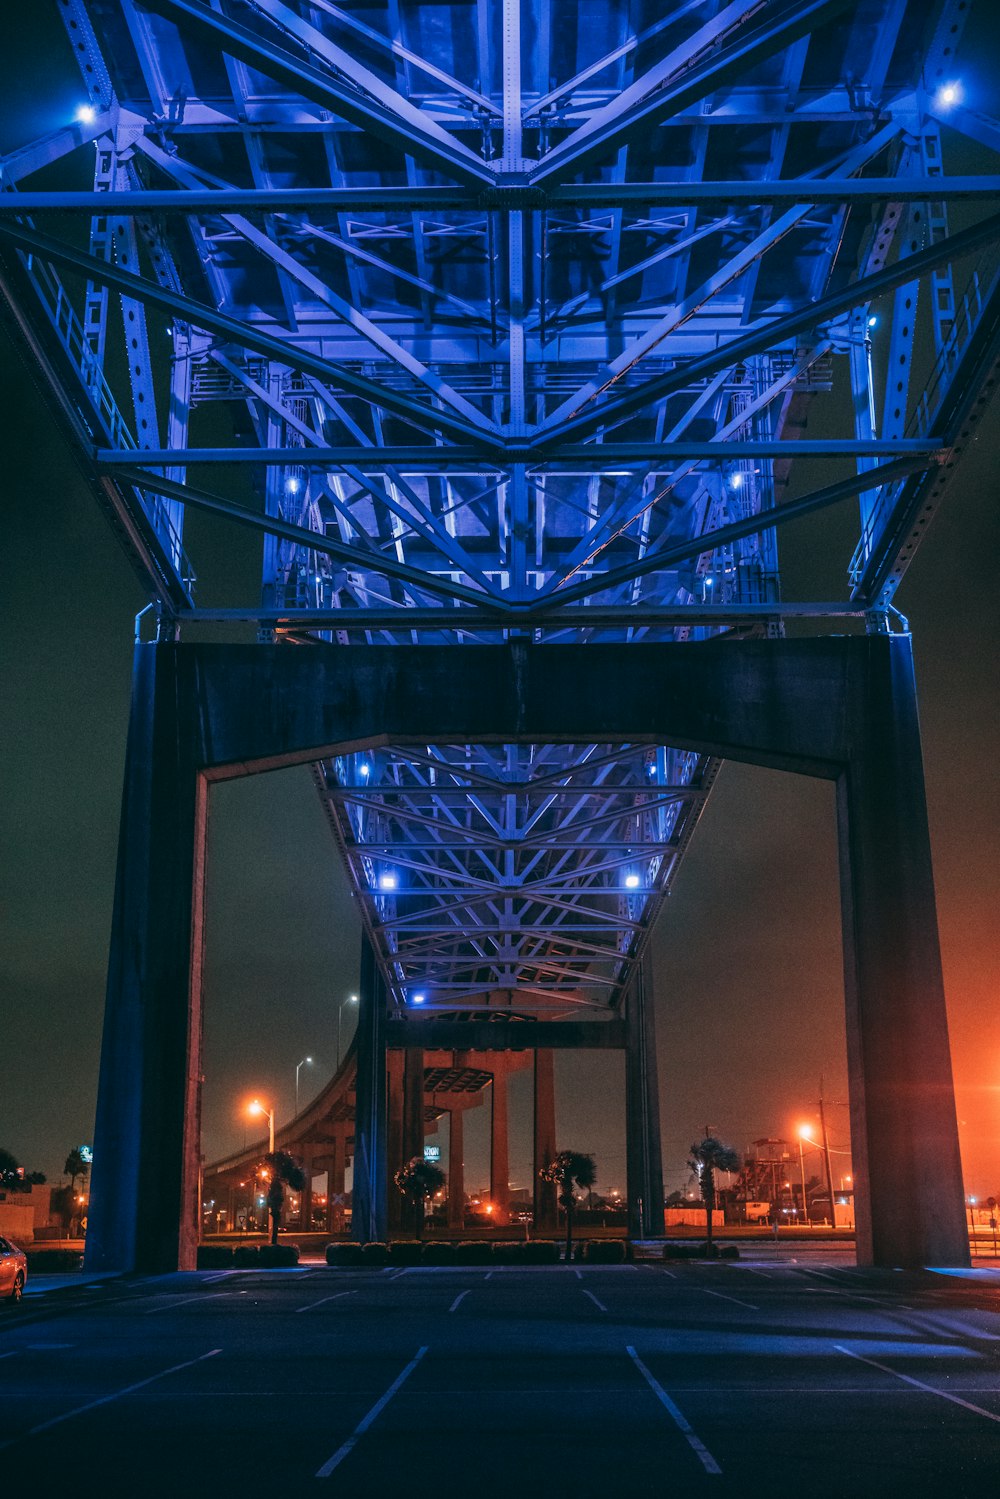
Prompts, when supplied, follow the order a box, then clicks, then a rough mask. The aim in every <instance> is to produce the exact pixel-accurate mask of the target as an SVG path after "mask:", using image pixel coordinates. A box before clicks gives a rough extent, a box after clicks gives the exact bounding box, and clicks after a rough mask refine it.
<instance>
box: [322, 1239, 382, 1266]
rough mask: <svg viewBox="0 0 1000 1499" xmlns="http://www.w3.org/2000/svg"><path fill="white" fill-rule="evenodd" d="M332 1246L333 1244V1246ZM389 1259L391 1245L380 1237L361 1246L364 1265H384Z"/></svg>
mask: <svg viewBox="0 0 1000 1499" xmlns="http://www.w3.org/2000/svg"><path fill="white" fill-rule="evenodd" d="M331 1247H332V1246H331ZM388 1259H389V1246H388V1244H383V1243H382V1242H381V1241H380V1240H378V1239H372V1240H371V1242H370V1243H368V1244H362V1246H361V1263H362V1265H384V1264H386V1263H387V1262H388Z"/></svg>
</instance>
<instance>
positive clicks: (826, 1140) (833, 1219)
mask: <svg viewBox="0 0 1000 1499" xmlns="http://www.w3.org/2000/svg"><path fill="white" fill-rule="evenodd" d="M819 1125H820V1129H821V1130H822V1131H823V1160H824V1162H825V1163H826V1189H827V1191H828V1192H829V1194H830V1227H831V1228H832V1229H836V1227H837V1212H836V1209H835V1207H834V1196H833V1169H832V1167H831V1165H830V1137H829V1135H828V1134H827V1132H826V1114H825V1113H824V1110H823V1079H822V1078H820V1080H819Z"/></svg>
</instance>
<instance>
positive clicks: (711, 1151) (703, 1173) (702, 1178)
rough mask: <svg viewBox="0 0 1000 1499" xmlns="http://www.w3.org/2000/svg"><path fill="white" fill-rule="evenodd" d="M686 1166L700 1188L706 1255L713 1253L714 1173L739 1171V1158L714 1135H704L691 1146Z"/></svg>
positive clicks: (730, 1147)
mask: <svg viewBox="0 0 1000 1499" xmlns="http://www.w3.org/2000/svg"><path fill="white" fill-rule="evenodd" d="M688 1165H689V1167H690V1168H691V1170H692V1171H693V1172H694V1174H695V1176H697V1178H698V1182H699V1184H700V1186H701V1196H702V1201H703V1202H704V1204H705V1221H706V1236H707V1239H708V1254H709V1256H711V1255H712V1254H713V1253H714V1249H713V1246H712V1213H713V1211H714V1209H715V1173H716V1172H717V1171H738V1170H739V1169H740V1158H739V1156H738V1155H737V1154H736V1151H735V1150H733V1148H732V1146H730V1145H723V1143H722V1141H721V1140H717V1139H716V1138H715V1136H714V1135H706V1136H705V1138H704V1140H699V1141H697V1142H696V1143H695V1144H694V1145H692V1146H691V1155H690V1157H689V1159H688Z"/></svg>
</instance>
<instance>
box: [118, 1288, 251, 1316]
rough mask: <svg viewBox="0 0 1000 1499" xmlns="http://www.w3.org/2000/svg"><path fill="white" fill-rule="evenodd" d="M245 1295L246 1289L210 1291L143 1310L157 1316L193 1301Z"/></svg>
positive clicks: (144, 1313)
mask: <svg viewBox="0 0 1000 1499" xmlns="http://www.w3.org/2000/svg"><path fill="white" fill-rule="evenodd" d="M235 1295H240V1296H245V1295H246V1292H245V1291H239V1292H236V1291H210V1292H209V1294H208V1295H207V1296H205V1295H203V1294H202V1295H198V1296H183V1297H182V1298H181V1300H180V1301H174V1302H171V1304H170V1306H151V1307H150V1308H149V1310H148V1311H145V1312H143V1314H142V1315H143V1316H144V1317H155V1316H156V1314H157V1312H174V1311H176V1310H177V1308H178V1307H179V1306H187V1305H188V1303H189V1302H191V1301H218V1300H219V1299H220V1297H222V1296H235Z"/></svg>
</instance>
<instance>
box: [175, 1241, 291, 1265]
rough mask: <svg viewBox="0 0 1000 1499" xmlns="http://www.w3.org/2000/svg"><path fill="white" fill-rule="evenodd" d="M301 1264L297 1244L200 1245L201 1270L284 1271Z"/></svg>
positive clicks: (199, 1259)
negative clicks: (232, 1268)
mask: <svg viewBox="0 0 1000 1499" xmlns="http://www.w3.org/2000/svg"><path fill="white" fill-rule="evenodd" d="M298 1262H299V1246H298V1245H297V1244H238V1245H237V1246H236V1248H235V1249H231V1248H230V1247H229V1245H228V1244H199V1245H198V1269H199V1270H226V1269H228V1268H229V1267H230V1266H233V1265H234V1266H235V1267H236V1268H237V1269H238V1270H253V1269H258V1270H284V1269H287V1267H288V1266H289V1265H297V1264H298Z"/></svg>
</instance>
